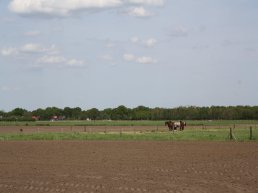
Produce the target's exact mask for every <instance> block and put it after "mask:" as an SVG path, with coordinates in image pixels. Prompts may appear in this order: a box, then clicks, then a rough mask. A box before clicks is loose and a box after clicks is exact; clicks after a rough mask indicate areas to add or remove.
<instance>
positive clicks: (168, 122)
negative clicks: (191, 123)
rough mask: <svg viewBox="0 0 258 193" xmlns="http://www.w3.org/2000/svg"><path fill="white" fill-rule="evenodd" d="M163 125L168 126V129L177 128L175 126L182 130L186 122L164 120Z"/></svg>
mask: <svg viewBox="0 0 258 193" xmlns="http://www.w3.org/2000/svg"><path fill="white" fill-rule="evenodd" d="M165 125H166V126H168V129H169V131H172V130H177V128H179V130H180V131H183V130H184V129H185V126H186V122H184V121H177V122H173V121H166V122H165Z"/></svg>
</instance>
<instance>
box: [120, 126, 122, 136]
mask: <svg viewBox="0 0 258 193" xmlns="http://www.w3.org/2000/svg"><path fill="white" fill-rule="evenodd" d="M121 136H122V128H120V137H121Z"/></svg>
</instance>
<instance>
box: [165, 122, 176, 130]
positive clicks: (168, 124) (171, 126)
mask: <svg viewBox="0 0 258 193" xmlns="http://www.w3.org/2000/svg"><path fill="white" fill-rule="evenodd" d="M165 126H168V129H169V131H173V130H175V129H176V127H175V123H174V122H173V121H166V122H165Z"/></svg>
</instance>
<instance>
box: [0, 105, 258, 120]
mask: <svg viewBox="0 0 258 193" xmlns="http://www.w3.org/2000/svg"><path fill="white" fill-rule="evenodd" d="M37 119H38V120H51V119H56V120H63V119H66V120H86V119H91V120H109V119H111V120H171V119H174V120H179V119H182V120H258V106H228V107H225V106H211V107H195V106H189V107H177V108H148V107H144V106H138V107H136V108H133V109H131V108H127V107H125V106H122V105H121V106H118V107H117V108H113V109H112V108H107V109H104V110H98V109H96V108H92V109H89V110H82V109H81V108H79V107H76V108H70V107H65V108H64V109H61V108H57V107H47V108H46V109H41V108H39V109H37V110H34V111H28V110H26V109H22V108H15V109H13V110H12V111H10V112H4V111H0V120H2V121H33V120H37Z"/></svg>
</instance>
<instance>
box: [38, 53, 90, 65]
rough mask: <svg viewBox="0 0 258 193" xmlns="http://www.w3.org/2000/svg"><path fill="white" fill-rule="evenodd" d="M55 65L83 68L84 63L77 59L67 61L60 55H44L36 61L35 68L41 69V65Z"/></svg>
mask: <svg viewBox="0 0 258 193" xmlns="http://www.w3.org/2000/svg"><path fill="white" fill-rule="evenodd" d="M39 64H43V65H47V64H50V65H55V66H56V67H59V68H62V67H75V68H76V67H84V66H85V62H84V61H83V60H77V59H67V58H65V57H64V56H60V55H54V56H53V55H46V56H43V57H41V58H39V59H38V60H37V65H36V66H35V67H43V66H42V65H39Z"/></svg>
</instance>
